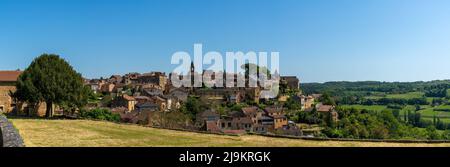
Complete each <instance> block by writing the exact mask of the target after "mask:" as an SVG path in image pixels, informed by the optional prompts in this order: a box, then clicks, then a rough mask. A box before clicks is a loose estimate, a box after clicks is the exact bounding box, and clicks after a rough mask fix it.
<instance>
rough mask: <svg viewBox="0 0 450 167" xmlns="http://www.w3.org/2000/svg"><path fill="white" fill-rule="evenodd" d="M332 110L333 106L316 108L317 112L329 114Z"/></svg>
mask: <svg viewBox="0 0 450 167" xmlns="http://www.w3.org/2000/svg"><path fill="white" fill-rule="evenodd" d="M333 109H334V106H332V105H320V106H319V107H317V111H318V112H330V111H331V110H333Z"/></svg>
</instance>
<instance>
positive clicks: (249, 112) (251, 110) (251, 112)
mask: <svg viewBox="0 0 450 167" xmlns="http://www.w3.org/2000/svg"><path fill="white" fill-rule="evenodd" d="M241 110H242V112H244V114H245V115H254V114H256V113H257V112H258V111H259V108H258V107H244V108H242V109H241Z"/></svg>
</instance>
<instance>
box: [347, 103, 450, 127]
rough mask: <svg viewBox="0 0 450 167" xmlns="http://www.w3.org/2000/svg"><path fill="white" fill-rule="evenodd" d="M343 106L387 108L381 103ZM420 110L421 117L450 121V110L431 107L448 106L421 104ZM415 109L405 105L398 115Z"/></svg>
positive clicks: (448, 107) (445, 107) (449, 107)
mask: <svg viewBox="0 0 450 167" xmlns="http://www.w3.org/2000/svg"><path fill="white" fill-rule="evenodd" d="M341 107H343V108H355V109H359V110H362V109H366V110H370V111H382V110H385V109H387V106H383V105H342V106H341ZM421 108H422V110H419V111H418V112H419V113H421V115H422V118H423V119H425V120H433V117H434V116H435V115H436V117H439V118H440V120H441V121H442V122H444V123H450V112H445V111H434V110H433V109H437V108H439V109H450V106H448V105H447V106H437V107H431V106H427V105H423V106H421ZM415 110H416V108H415V106H412V105H407V106H405V107H404V108H403V109H402V110H400V116H403V115H404V114H405V113H406V112H408V111H411V112H414V111H415Z"/></svg>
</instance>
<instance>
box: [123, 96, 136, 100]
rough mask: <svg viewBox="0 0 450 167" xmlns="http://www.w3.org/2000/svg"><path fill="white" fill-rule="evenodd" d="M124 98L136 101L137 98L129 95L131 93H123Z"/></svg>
mask: <svg viewBox="0 0 450 167" xmlns="http://www.w3.org/2000/svg"><path fill="white" fill-rule="evenodd" d="M123 98H124V99H125V100H127V101H135V100H136V99H134V97H132V96H129V95H123Z"/></svg>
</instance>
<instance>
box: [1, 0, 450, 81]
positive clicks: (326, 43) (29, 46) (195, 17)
mask: <svg viewBox="0 0 450 167" xmlns="http://www.w3.org/2000/svg"><path fill="white" fill-rule="evenodd" d="M449 9H450V1H448V0H183V1H181V0H121V1H120V0H64V1H60V0H58V1H57V0H39V1H37V0H1V1H0V58H1V61H0V70H11V69H17V68H20V69H24V68H26V66H27V65H28V64H29V63H30V62H31V61H32V60H33V59H34V58H35V57H36V56H39V55H40V54H42V53H56V54H59V55H61V56H62V57H63V58H65V59H66V60H67V61H69V62H70V63H71V64H72V65H73V66H74V67H75V68H76V70H78V71H79V72H81V73H82V74H83V76H85V77H88V78H92V77H100V76H110V75H112V74H125V73H127V72H148V71H157V70H159V71H166V72H168V71H171V70H173V68H175V67H176V65H171V64H170V59H171V56H172V54H173V53H175V52H177V51H188V52H192V50H193V45H194V43H202V44H203V51H204V52H207V51H219V52H221V53H223V54H224V53H225V51H244V52H247V51H268V52H270V51H278V52H280V68H281V69H280V71H281V73H282V74H285V75H296V76H298V77H299V78H300V79H301V81H302V82H325V81H342V80H347V81H357V80H378V81H417V80H435V79H450V10H449Z"/></svg>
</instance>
